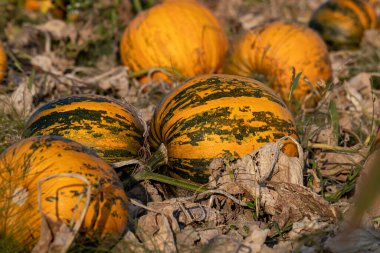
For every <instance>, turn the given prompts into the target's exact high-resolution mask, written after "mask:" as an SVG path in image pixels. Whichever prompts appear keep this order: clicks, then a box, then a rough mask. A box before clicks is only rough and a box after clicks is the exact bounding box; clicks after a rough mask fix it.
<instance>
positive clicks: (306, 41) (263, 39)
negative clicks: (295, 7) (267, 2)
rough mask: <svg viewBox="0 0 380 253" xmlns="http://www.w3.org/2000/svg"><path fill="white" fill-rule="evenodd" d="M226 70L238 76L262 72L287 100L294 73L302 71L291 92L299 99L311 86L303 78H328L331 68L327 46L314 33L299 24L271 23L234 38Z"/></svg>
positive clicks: (313, 80)
mask: <svg viewBox="0 0 380 253" xmlns="http://www.w3.org/2000/svg"><path fill="white" fill-rule="evenodd" d="M294 70H295V71H294ZM225 71H226V73H228V74H235V75H241V76H251V75H253V74H262V75H264V76H265V78H266V80H267V81H268V82H271V83H272V85H273V89H274V90H276V91H277V92H278V93H279V94H280V95H281V96H282V97H283V99H284V100H285V101H287V100H288V97H289V93H290V87H291V83H292V78H293V75H294V74H297V73H299V72H302V76H301V78H300V80H299V82H298V86H297V87H296V89H295V90H294V92H293V95H294V97H295V98H297V99H298V100H302V99H303V98H304V97H305V96H306V94H307V93H309V91H310V89H311V87H310V84H309V83H308V82H307V81H305V77H306V78H307V79H308V80H309V81H310V83H312V84H316V82H317V81H319V80H324V81H326V80H328V79H329V78H330V77H331V71H332V70H331V63H330V60H329V56H328V50H327V47H326V45H325V43H324V42H323V40H322V39H321V38H320V37H319V36H318V34H317V33H315V32H314V31H313V30H311V29H310V28H307V27H304V26H301V25H298V24H294V23H284V22H273V23H269V24H266V25H262V26H259V27H256V28H254V29H252V30H250V31H248V32H246V33H245V34H243V36H241V37H240V38H239V39H238V40H237V41H236V43H235V44H234V47H233V52H232V55H231V58H230V61H229V63H228V64H227V66H226V70H225Z"/></svg>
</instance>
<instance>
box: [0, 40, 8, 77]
mask: <svg viewBox="0 0 380 253" xmlns="http://www.w3.org/2000/svg"><path fill="white" fill-rule="evenodd" d="M6 69H7V55H6V54H5V50H4V46H3V44H2V43H1V42H0V81H2V80H3V78H4V76H5V72H6Z"/></svg>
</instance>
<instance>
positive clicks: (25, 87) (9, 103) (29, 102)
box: [0, 78, 35, 118]
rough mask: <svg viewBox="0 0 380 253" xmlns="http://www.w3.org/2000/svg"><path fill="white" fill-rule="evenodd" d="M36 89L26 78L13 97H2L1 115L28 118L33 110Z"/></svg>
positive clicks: (0, 102) (0, 96)
mask: <svg viewBox="0 0 380 253" xmlns="http://www.w3.org/2000/svg"><path fill="white" fill-rule="evenodd" d="M34 95H35V88H34V86H33V85H31V87H29V83H28V80H27V78H24V79H23V80H22V82H21V83H20V84H19V86H18V87H17V88H16V89H15V90H14V91H13V93H12V94H11V95H0V113H3V114H6V115H14V114H16V115H18V116H19V117H21V118H24V117H27V116H28V115H29V114H30V112H31V111H32V110H33V96H34Z"/></svg>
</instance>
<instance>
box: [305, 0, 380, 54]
mask: <svg viewBox="0 0 380 253" xmlns="http://www.w3.org/2000/svg"><path fill="white" fill-rule="evenodd" d="M309 25H310V27H311V28H313V29H315V30H316V31H318V32H319V33H320V34H321V36H322V37H323V39H324V40H325V41H326V43H327V44H328V45H329V46H330V47H331V48H332V49H341V48H354V47H357V46H359V45H360V42H361V40H362V37H363V34H364V31H365V30H366V29H371V28H376V26H377V17H376V12H375V10H374V9H373V8H372V7H371V5H370V4H369V3H367V2H366V1H363V0H331V1H328V2H326V3H324V4H322V5H321V6H320V7H319V8H318V9H317V10H316V11H315V12H314V14H313V16H312V18H311V20H310V23H309Z"/></svg>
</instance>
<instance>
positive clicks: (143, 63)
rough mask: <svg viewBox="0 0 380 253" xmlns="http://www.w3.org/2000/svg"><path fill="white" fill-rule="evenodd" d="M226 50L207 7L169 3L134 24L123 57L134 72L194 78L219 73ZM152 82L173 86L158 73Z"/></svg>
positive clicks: (180, 0) (187, 1)
mask: <svg viewBox="0 0 380 253" xmlns="http://www.w3.org/2000/svg"><path fill="white" fill-rule="evenodd" d="M227 48H228V41H227V37H226V35H225V33H224V31H223V29H222V27H221V25H220V24H219V22H218V20H217V19H216V18H215V17H214V16H213V14H212V13H211V12H210V11H209V10H208V9H207V8H206V7H204V6H203V5H201V4H199V3H198V2H197V1H194V0H166V1H164V2H163V3H161V4H158V5H156V6H154V7H153V8H151V9H148V10H146V11H144V12H141V13H140V14H139V15H138V16H137V17H135V18H134V19H133V20H132V21H131V23H130V24H129V25H128V27H127V28H126V30H125V31H124V34H123V37H122V39H121V43H120V54H121V59H122V62H123V64H124V65H126V66H128V67H129V68H130V69H131V70H132V71H135V72H136V71H141V70H145V69H150V68H163V69H166V70H167V71H169V72H171V73H172V74H176V75H177V76H182V77H191V76H195V75H199V74H206V73H215V72H218V71H219V70H220V69H221V67H222V64H223V59H224V56H225V53H226V51H227ZM144 77H145V79H144V80H145V81H146V80H147V79H146V75H145V76H143V78H144ZM153 79H163V80H165V81H168V82H170V79H169V78H168V75H166V74H165V73H162V72H159V71H158V72H156V73H155V74H154V75H153Z"/></svg>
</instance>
